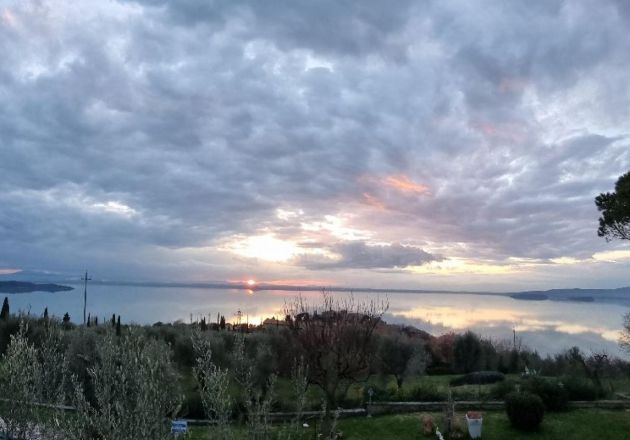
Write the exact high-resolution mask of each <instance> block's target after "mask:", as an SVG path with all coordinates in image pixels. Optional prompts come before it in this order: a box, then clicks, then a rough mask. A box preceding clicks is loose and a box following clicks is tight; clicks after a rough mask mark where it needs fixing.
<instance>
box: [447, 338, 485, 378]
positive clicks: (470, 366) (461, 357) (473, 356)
mask: <svg viewBox="0 0 630 440" xmlns="http://www.w3.org/2000/svg"><path fill="white" fill-rule="evenodd" d="M482 354H483V353H482V348H481V341H480V340H479V336H477V335H476V334H474V333H473V332H471V331H467V332H466V333H464V334H463V335H457V337H456V338H455V346H454V348H453V363H454V365H453V366H454V367H455V371H457V372H458V373H472V372H473V371H479V370H480V368H481V358H482Z"/></svg>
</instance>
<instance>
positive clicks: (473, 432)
mask: <svg viewBox="0 0 630 440" xmlns="http://www.w3.org/2000/svg"><path fill="white" fill-rule="evenodd" d="M466 423H468V434H470V438H473V439H474V438H481V424H482V423H483V419H482V418H480V419H469V418H468V415H466Z"/></svg>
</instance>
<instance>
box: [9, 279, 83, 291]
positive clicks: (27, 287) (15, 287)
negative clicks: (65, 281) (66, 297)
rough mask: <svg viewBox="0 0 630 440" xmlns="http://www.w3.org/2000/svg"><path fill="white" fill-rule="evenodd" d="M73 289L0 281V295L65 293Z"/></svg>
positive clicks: (53, 285)
mask: <svg viewBox="0 0 630 440" xmlns="http://www.w3.org/2000/svg"><path fill="white" fill-rule="evenodd" d="M68 290H74V288H73V287H69V286H62V285H59V284H36V283H30V282H28V281H0V293H30V292H66V291H68Z"/></svg>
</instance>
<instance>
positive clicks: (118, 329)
mask: <svg viewBox="0 0 630 440" xmlns="http://www.w3.org/2000/svg"><path fill="white" fill-rule="evenodd" d="M116 336H120V315H118V320H117V321H116Z"/></svg>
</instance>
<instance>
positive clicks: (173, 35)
mask: <svg viewBox="0 0 630 440" xmlns="http://www.w3.org/2000/svg"><path fill="white" fill-rule="evenodd" d="M629 28H630V3H628V2H626V1H624V0H618V1H613V0H608V1H606V0H597V1H588V0H585V1H580V2H567V1H554V0H538V1H531V0H528V1H519V0H514V1H510V2H505V1H502V0H495V1H491V0H487V1H485V0H479V1H464V0H461V1H452V0H439V1H423V2H414V1H410V0H400V1H397V2H395V3H392V2H385V1H376V0H362V1H345V0H318V1H313V0H292V1H288V0H266V1H264V2H263V1H237V0H230V1H227V0H226V1H218V0H215V1H212V0H178V1H172V2H169V1H166V0H108V1H104V0H81V1H68V0H64V1H60V0H19V1H17V0H3V1H2V2H1V3H0V60H1V61H0V274H4V275H7V276H10V275H11V274H12V273H14V272H16V271H18V270H21V271H45V272H48V273H55V274H65V275H71V276H77V277H78V276H79V274H80V273H81V272H82V271H83V270H85V269H86V268H87V269H89V270H90V271H91V273H92V274H93V276H94V277H96V278H99V279H108V280H155V281H212V280H230V281H237V280H249V279H253V280H256V281H258V282H270V283H274V282H275V283H285V284H317V285H344V286H363V287H374V288H377V287H378V288H382V287H397V288H435V289H460V288H461V289H469V290H491V291H501V290H524V289H545V288H554V287H603V288H605V287H619V286H625V285H630V279H629V278H628V274H629V273H630V246H629V244H630V243H627V242H626V243H624V242H621V241H616V242H606V241H605V240H604V239H602V238H599V237H597V233H596V231H597V219H598V212H597V210H596V208H595V205H594V202H593V200H594V197H595V196H596V195H598V194H599V193H600V192H605V191H612V190H613V187H614V182H615V181H616V179H617V178H618V177H619V176H620V175H621V174H623V173H625V172H627V171H628V170H629V169H630V138H629V135H630V125H629V124H628V121H630V82H629V81H628V72H629V71H630V34H629V33H628V29H629Z"/></svg>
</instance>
